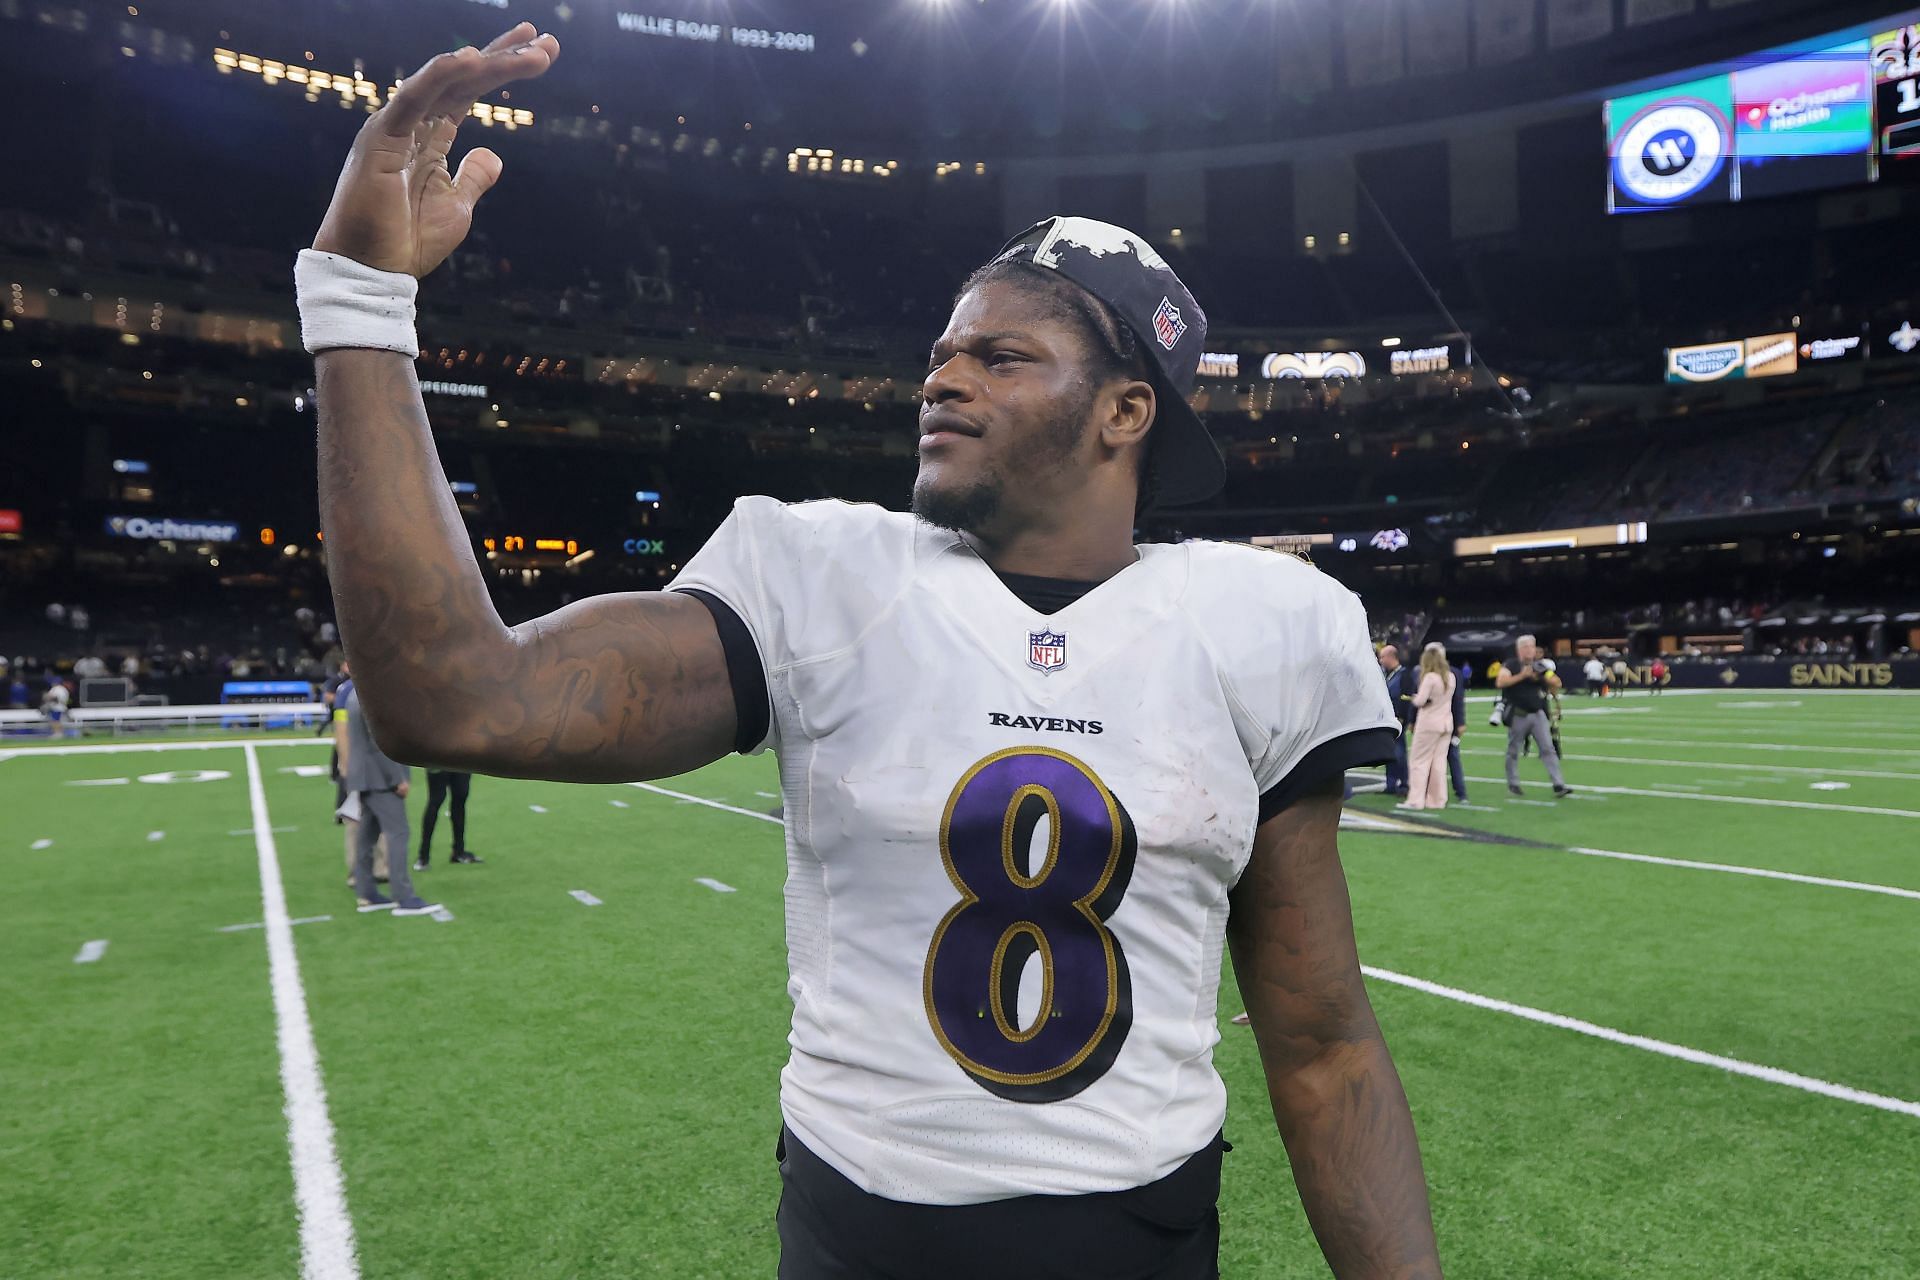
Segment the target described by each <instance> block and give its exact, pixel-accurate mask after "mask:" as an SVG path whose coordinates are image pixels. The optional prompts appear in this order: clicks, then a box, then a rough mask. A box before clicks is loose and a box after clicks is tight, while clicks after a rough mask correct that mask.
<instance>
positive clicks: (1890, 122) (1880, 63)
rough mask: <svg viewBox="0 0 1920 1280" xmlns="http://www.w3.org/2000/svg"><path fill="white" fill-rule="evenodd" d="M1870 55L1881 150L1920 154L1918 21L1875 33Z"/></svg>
mask: <svg viewBox="0 0 1920 1280" xmlns="http://www.w3.org/2000/svg"><path fill="white" fill-rule="evenodd" d="M1871 58H1872V62H1873V108H1874V118H1875V122H1876V123H1877V125H1878V127H1879V130H1880V139H1879V141H1880V154H1881V155H1883V156H1910V155H1920V25H1916V24H1913V23H1909V24H1907V25H1905V26H1901V27H1897V28H1895V29H1894V30H1892V31H1886V32H1882V33H1881V34H1879V35H1877V36H1875V37H1874V38H1873V49H1872V54H1871Z"/></svg>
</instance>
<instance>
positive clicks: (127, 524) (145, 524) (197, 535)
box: [107, 516, 240, 542]
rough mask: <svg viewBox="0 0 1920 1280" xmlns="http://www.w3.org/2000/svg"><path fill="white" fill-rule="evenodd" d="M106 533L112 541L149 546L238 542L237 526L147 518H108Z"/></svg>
mask: <svg viewBox="0 0 1920 1280" xmlns="http://www.w3.org/2000/svg"><path fill="white" fill-rule="evenodd" d="M107 532H108V533H110V534H112V535H113V536H114V537H116V538H140V539H143V540H145V541H149V542H160V541H167V540H172V541H177V542H238V541H240V526H239V525H237V524H227V523H225V522H223V521H213V520H174V519H171V518H166V517H159V518H155V517H150V516H108V517H107Z"/></svg>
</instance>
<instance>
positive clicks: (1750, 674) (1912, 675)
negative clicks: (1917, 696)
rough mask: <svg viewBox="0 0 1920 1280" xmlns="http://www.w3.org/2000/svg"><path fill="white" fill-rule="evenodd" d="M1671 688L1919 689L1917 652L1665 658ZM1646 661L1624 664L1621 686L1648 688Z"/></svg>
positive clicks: (1650, 679) (1649, 672)
mask: <svg viewBox="0 0 1920 1280" xmlns="http://www.w3.org/2000/svg"><path fill="white" fill-rule="evenodd" d="M1667 671H1668V672H1669V673H1670V676H1671V679H1669V680H1668V682H1667V686H1668V687H1669V688H1673V689H1920V658H1891V659H1888V660H1887V661H1885V662H1818V661H1795V660H1791V659H1787V658H1726V659H1700V660H1672V659H1669V660H1668V662H1667ZM1652 684H1653V672H1652V667H1651V665H1650V664H1649V663H1646V662H1637V663H1635V664H1633V665H1632V666H1629V667H1628V668H1627V682H1626V688H1627V690H1628V692H1629V693H1631V692H1632V691H1633V690H1635V689H1640V688H1649V687H1651V686H1652Z"/></svg>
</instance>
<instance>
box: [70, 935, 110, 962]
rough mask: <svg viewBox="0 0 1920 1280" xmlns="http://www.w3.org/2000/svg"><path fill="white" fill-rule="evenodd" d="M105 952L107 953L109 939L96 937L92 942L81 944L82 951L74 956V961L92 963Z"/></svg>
mask: <svg viewBox="0 0 1920 1280" xmlns="http://www.w3.org/2000/svg"><path fill="white" fill-rule="evenodd" d="M105 954H107V940H106V939H105V938H95V939H94V940H93V941H91V942H83V943H81V944H80V953H79V954H78V955H76V956H74V958H73V962H74V963H75V964H92V963H94V962H95V961H96V960H98V959H99V958H100V957H101V956H103V955H105Z"/></svg>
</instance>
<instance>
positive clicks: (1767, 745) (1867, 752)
mask: <svg viewBox="0 0 1920 1280" xmlns="http://www.w3.org/2000/svg"><path fill="white" fill-rule="evenodd" d="M1579 741H1580V742H1582V743H1587V742H1604V743H1605V744H1606V745H1608V746H1610V747H1711V748H1713V749H1714V750H1716V751H1719V750H1724V749H1728V748H1738V749H1740V750H1742V751H1793V752H1797V753H1799V754H1800V755H1814V754H1818V753H1821V752H1825V753H1827V754H1831V755H1847V756H1920V751H1911V750H1908V749H1907V748H1905V747H1829V746H1809V745H1808V744H1807V743H1804V742H1703V741H1701V740H1700V739H1698V738H1589V737H1588V736H1587V735H1586V734H1584V733H1582V734H1581V735H1580V738H1579Z"/></svg>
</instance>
